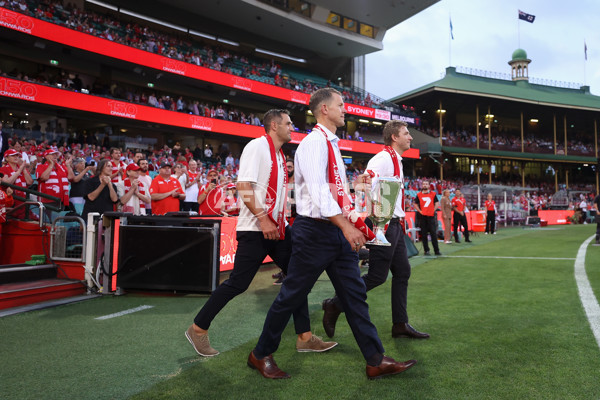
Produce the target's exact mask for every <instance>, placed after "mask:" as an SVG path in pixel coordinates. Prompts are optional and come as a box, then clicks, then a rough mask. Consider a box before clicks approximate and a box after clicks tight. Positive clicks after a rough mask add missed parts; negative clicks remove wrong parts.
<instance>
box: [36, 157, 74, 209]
mask: <svg viewBox="0 0 600 400" xmlns="http://www.w3.org/2000/svg"><path fill="white" fill-rule="evenodd" d="M58 154H59V152H58V150H52V149H49V150H46V151H45V152H44V154H43V156H44V163H43V164H38V165H37V167H36V175H37V178H38V182H39V187H38V190H39V191H40V192H42V193H44V194H48V195H50V196H54V197H58V198H59V199H60V202H61V203H62V204H63V205H64V206H68V205H69V181H71V180H72V179H73V169H72V168H71V157H70V156H69V158H68V159H67V161H66V162H65V165H62V164H61V163H59V162H58ZM40 201H41V202H42V203H53V201H52V200H50V199H46V198H44V197H41V198H40ZM46 211H47V212H46V215H47V216H48V217H49V218H50V219H51V218H52V217H51V216H52V213H51V212H50V211H49V210H46Z"/></svg>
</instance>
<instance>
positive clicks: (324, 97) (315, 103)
mask: <svg viewBox="0 0 600 400" xmlns="http://www.w3.org/2000/svg"><path fill="white" fill-rule="evenodd" d="M334 94H339V95H340V96H342V94H341V93H340V92H339V91H338V90H335V89H334V88H321V89H319V90H317V91H315V92H313V94H311V95H310V101H309V102H308V108H309V109H310V111H312V113H313V115H314V116H315V117H316V116H317V113H320V112H321V111H320V108H321V104H323V103H325V102H327V101H329V100H330V99H331V98H332V97H333V95H334Z"/></svg>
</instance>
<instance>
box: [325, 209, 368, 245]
mask: <svg viewBox="0 0 600 400" xmlns="http://www.w3.org/2000/svg"><path fill="white" fill-rule="evenodd" d="M329 220H330V221H331V223H332V224H334V225H335V226H337V227H338V228H340V229H341V230H342V233H343V234H344V237H345V238H346V240H347V241H348V243H350V247H352V250H354V251H356V252H358V250H360V248H361V247H362V246H363V245H364V244H365V243H366V241H367V239H366V238H365V235H363V233H362V232H361V231H359V230H358V229H357V228H356V227H355V226H354V225H353V224H352V222H350V221H349V220H348V219H347V218H346V217H344V216H342V214H338V215H334V216H333V217H329Z"/></svg>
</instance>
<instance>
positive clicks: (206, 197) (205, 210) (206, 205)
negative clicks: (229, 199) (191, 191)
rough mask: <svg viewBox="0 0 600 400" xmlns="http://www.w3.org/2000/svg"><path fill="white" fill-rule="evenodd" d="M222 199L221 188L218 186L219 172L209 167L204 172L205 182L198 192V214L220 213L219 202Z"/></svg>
mask: <svg viewBox="0 0 600 400" xmlns="http://www.w3.org/2000/svg"><path fill="white" fill-rule="evenodd" d="M222 201H223V188H222V187H221V186H220V182H219V173H218V172H217V170H215V169H211V170H210V171H208V173H207V174H206V184H204V186H202V188H201V189H200V191H199V193H198V204H200V207H199V208H198V214H200V215H218V214H220V213H221V203H222Z"/></svg>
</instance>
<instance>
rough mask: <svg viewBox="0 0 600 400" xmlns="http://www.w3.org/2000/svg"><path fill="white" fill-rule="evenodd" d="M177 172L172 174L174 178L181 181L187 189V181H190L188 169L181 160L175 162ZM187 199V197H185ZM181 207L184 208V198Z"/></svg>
mask: <svg viewBox="0 0 600 400" xmlns="http://www.w3.org/2000/svg"><path fill="white" fill-rule="evenodd" d="M174 169H175V171H174V172H175V173H174V174H172V175H171V177H172V178H175V179H177V180H178V181H179V184H180V185H181V187H182V188H183V189H184V190H185V188H186V187H187V182H188V175H187V169H186V168H185V165H183V164H182V163H181V162H177V163H175V168H174ZM184 199H185V197H184ZM179 209H180V210H183V199H182V200H181V202H180V204H179Z"/></svg>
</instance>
